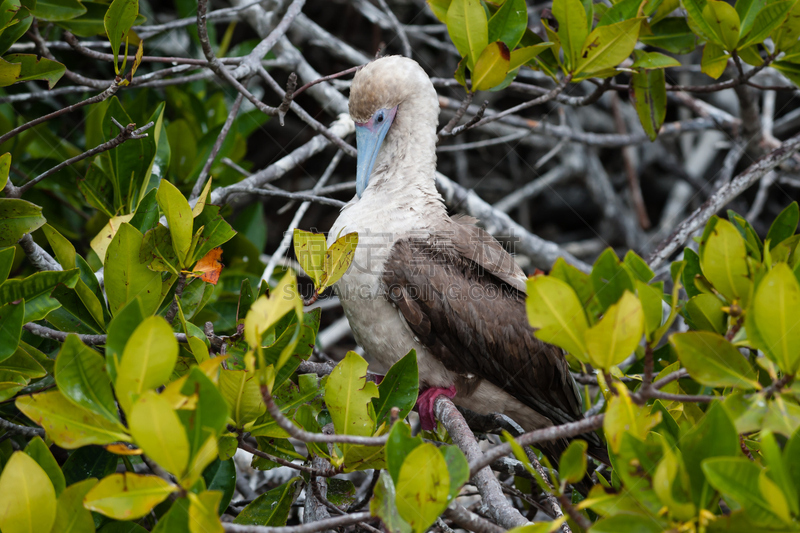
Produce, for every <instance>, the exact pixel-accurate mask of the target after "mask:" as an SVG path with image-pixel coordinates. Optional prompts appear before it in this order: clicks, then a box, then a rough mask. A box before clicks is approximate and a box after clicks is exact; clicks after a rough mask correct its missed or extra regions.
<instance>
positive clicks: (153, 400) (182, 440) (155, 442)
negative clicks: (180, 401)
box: [128, 391, 189, 478]
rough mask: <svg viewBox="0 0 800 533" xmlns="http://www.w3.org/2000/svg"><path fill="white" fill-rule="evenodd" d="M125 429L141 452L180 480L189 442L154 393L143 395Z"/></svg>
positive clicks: (170, 408) (168, 409) (178, 424)
mask: <svg viewBox="0 0 800 533" xmlns="http://www.w3.org/2000/svg"><path fill="white" fill-rule="evenodd" d="M128 425H129V426H130V431H131V435H133V438H134V439H135V440H136V444H137V445H138V446H139V447H140V448H141V449H142V451H143V452H144V453H146V454H147V456H148V457H150V458H151V459H153V460H154V461H155V462H156V463H158V464H159V465H160V466H162V467H163V468H164V469H165V470H166V471H167V472H169V473H171V474H173V475H174V476H176V477H178V478H180V476H181V475H182V474H183V472H184V470H186V466H187V465H188V463H189V441H188V439H187V438H186V433H185V432H184V431H183V426H182V425H181V421H180V419H179V418H178V415H177V414H176V413H175V411H173V410H172V406H171V405H170V404H169V402H168V401H167V400H166V399H165V398H162V397H161V396H159V395H158V394H156V393H155V392H153V391H147V392H145V393H144V394H142V395H141V396H140V397H139V399H138V400H137V401H136V403H135V404H134V405H133V408H132V409H131V411H130V416H129V419H128Z"/></svg>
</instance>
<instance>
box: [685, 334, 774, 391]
mask: <svg viewBox="0 0 800 533" xmlns="http://www.w3.org/2000/svg"><path fill="white" fill-rule="evenodd" d="M669 342H670V344H671V345H672V347H673V348H674V349H675V352H676V353H677V354H678V359H680V361H681V363H682V364H683V366H684V367H685V368H686V370H688V371H689V375H690V376H692V378H694V379H695V380H697V381H698V382H699V383H702V384H703V385H708V386H709V387H736V388H742V389H754V388H755V389H760V388H761V385H759V383H758V381H757V380H756V376H755V373H754V372H753V368H752V367H751V366H750V363H748V362H747V359H746V358H745V357H744V356H743V355H742V354H740V353H739V351H738V350H737V349H736V348H735V347H734V346H733V344H731V343H730V342H728V341H727V340H726V339H725V337H723V336H722V335H719V334H717V333H712V332H710V331H688V332H686V333H676V334H675V335H672V336H671V337H670V339H669Z"/></svg>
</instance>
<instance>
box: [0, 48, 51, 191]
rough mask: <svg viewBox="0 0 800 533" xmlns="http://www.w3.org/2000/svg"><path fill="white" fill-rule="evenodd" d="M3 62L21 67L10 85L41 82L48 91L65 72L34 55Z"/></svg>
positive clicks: (9, 58) (16, 57)
mask: <svg viewBox="0 0 800 533" xmlns="http://www.w3.org/2000/svg"><path fill="white" fill-rule="evenodd" d="M3 60H4V61H7V62H9V63H12V64H19V65H21V66H20V70H19V74H17V75H16V76H15V77H14V79H13V81H11V83H18V82H21V81H33V80H43V81H46V82H47V88H48V89H52V88H53V87H55V85H56V83H58V80H60V79H61V76H63V75H64V72H66V70H67V67H65V66H64V65H62V64H61V63H59V62H58V61H53V60H51V59H47V58H46V57H39V56H37V55H36V54H7V55H6V56H5V57H4V58H3ZM6 85H10V83H7V82H2V81H0V86H6ZM6 201H7V200H6ZM18 201H22V200H18Z"/></svg>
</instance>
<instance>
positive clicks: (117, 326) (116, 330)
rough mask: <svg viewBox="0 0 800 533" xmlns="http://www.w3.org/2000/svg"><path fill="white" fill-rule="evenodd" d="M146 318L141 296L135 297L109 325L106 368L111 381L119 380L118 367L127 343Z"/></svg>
mask: <svg viewBox="0 0 800 533" xmlns="http://www.w3.org/2000/svg"><path fill="white" fill-rule="evenodd" d="M142 320H144V313H143V312H142V304H141V300H140V299H139V298H134V299H133V300H131V301H130V302H128V303H127V304H125V306H124V307H123V308H122V309H120V310H119V312H118V313H117V316H115V317H114V318H113V319H112V320H111V322H110V323H109V325H108V337H106V369H107V370H108V376H109V377H110V378H111V382H112V383H113V382H115V381H117V368H118V367H119V361H120V359H122V354H123V352H124V351H125V345H126V344H127V343H128V339H130V338H131V335H133V332H134V330H136V327H137V326H138V325H139V324H141V323H142Z"/></svg>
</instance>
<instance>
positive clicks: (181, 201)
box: [156, 180, 194, 267]
mask: <svg viewBox="0 0 800 533" xmlns="http://www.w3.org/2000/svg"><path fill="white" fill-rule="evenodd" d="M156 199H157V200H158V206H159V207H160V208H161V211H163V212H164V216H165V217H166V218H167V224H168V225H169V234H170V235H171V236H172V247H173V248H174V249H175V255H176V256H177V257H178V261H179V262H180V263H181V266H182V267H186V266H188V265H185V264H184V262H185V261H186V259H187V258H186V255H187V254H188V253H189V248H190V247H191V245H192V224H193V222H194V216H193V215H192V209H191V208H190V207H189V202H187V201H186V198H184V197H183V195H182V194H181V191H179V190H178V188H177V187H175V186H174V185H173V184H171V183H170V182H168V181H167V180H161V185H159V187H158V193H156Z"/></svg>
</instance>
